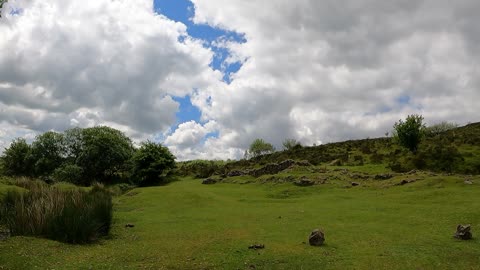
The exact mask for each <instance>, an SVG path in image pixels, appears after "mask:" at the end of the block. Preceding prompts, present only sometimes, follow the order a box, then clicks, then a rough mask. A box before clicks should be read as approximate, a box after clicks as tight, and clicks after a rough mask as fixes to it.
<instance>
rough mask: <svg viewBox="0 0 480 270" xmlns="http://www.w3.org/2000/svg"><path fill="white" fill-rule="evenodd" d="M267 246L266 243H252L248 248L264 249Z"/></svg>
mask: <svg viewBox="0 0 480 270" xmlns="http://www.w3.org/2000/svg"><path fill="white" fill-rule="evenodd" d="M264 248H265V245H264V244H254V245H251V246H249V247H248V249H255V250H257V249H264Z"/></svg>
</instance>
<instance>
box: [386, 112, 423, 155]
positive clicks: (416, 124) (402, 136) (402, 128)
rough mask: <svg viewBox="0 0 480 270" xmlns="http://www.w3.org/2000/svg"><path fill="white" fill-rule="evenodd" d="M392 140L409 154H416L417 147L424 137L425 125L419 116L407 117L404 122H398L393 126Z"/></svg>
mask: <svg viewBox="0 0 480 270" xmlns="http://www.w3.org/2000/svg"><path fill="white" fill-rule="evenodd" d="M393 128H394V129H395V134H394V138H395V139H396V140H397V141H398V143H399V144H400V145H401V146H403V147H405V148H408V149H409V150H410V151H411V152H413V153H415V152H417V148H418V145H419V143H420V141H421V139H422V137H423V135H424V129H425V125H424V124H423V117H422V116H421V115H415V114H414V115H409V116H408V117H407V119H406V120H405V122H404V121H402V120H400V121H398V122H397V123H395V125H393Z"/></svg>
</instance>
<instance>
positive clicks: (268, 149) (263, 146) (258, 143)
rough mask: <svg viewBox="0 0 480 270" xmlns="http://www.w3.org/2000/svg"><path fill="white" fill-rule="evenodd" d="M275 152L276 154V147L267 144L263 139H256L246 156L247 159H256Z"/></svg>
mask: <svg viewBox="0 0 480 270" xmlns="http://www.w3.org/2000/svg"><path fill="white" fill-rule="evenodd" d="M273 152H275V147H274V146H273V145H272V144H270V143H267V142H265V141H264V140H263V139H255V140H254V141H253V142H252V144H250V148H249V149H248V152H246V153H245V154H246V156H247V157H251V158H255V157H258V156H261V155H265V154H271V153H273Z"/></svg>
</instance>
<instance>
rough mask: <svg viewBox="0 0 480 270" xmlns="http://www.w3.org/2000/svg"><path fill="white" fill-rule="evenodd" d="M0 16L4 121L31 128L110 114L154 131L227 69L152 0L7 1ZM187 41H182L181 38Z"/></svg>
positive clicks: (127, 126)
mask: <svg viewBox="0 0 480 270" xmlns="http://www.w3.org/2000/svg"><path fill="white" fill-rule="evenodd" d="M11 8H15V9H21V10H22V11H21V12H20V14H16V15H15V14H13V15H12V14H8V13H6V12H5V11H4V14H3V16H2V19H1V20H0V52H1V53H0V110H1V111H3V112H6V113H2V115H1V116H0V120H4V121H7V122H8V123H10V124H13V125H15V126H24V127H26V128H28V129H31V130H34V131H45V130H49V129H56V130H62V129H65V128H68V127H70V126H71V125H80V126H91V125H94V124H105V123H112V124H114V125H117V126H123V127H124V128H123V129H124V130H132V132H133V133H137V134H143V135H148V134H150V135H151V134H152V133H156V132H162V131H165V130H166V129H168V128H169V127H170V126H171V125H172V124H174V122H175V119H176V117H175V113H176V112H177V111H178V108H179V104H178V103H177V102H175V101H174V100H173V99H172V98H171V96H184V95H186V94H189V93H190V92H192V91H193V90H194V89H196V88H203V87H207V86H208V85H210V84H211V83H212V81H218V80H219V79H220V78H221V77H222V74H220V73H219V72H215V71H213V70H212V69H211V68H210V67H209V64H210V62H211V59H212V57H213V52H212V51H211V50H210V49H207V48H204V47H203V44H202V41H199V40H195V39H192V38H190V37H189V36H188V35H187V32H186V26H185V25H183V24H181V23H176V22H173V21H171V20H169V19H167V18H166V17H164V16H162V15H158V14H156V13H154V12H153V1H147V0H141V1H134V2H132V1H127V0H117V1H110V0H86V1H63V0H53V1H41V0H34V1H23V0H16V1H15V0H11V1H8V2H7V4H6V5H5V8H4V9H5V10H10V9H11ZM180 40H181V41H180Z"/></svg>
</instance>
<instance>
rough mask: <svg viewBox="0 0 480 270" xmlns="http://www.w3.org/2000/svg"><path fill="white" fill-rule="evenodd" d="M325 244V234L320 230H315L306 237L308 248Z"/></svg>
mask: <svg viewBox="0 0 480 270" xmlns="http://www.w3.org/2000/svg"><path fill="white" fill-rule="evenodd" d="M323 242H325V234H324V233H323V231H322V230H320V229H315V230H313V231H312V232H311V233H310V236H309V237H308V243H309V244H310V246H316V247H318V246H321V245H323Z"/></svg>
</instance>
